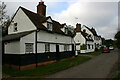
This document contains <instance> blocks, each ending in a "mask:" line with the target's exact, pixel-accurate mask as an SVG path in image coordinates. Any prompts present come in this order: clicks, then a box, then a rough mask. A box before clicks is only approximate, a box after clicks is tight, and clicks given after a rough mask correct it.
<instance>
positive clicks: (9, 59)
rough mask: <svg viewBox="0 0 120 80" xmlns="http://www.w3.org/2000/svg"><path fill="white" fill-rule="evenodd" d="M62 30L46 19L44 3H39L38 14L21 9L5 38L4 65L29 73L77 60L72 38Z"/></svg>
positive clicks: (51, 20) (49, 19) (52, 21)
mask: <svg viewBox="0 0 120 80" xmlns="http://www.w3.org/2000/svg"><path fill="white" fill-rule="evenodd" d="M61 27H62V25H61V24H60V23H59V22H57V21H55V20H53V19H52V18H51V17H50V16H48V17H46V5H45V4H44V2H43V1H41V2H39V4H38V6H37V13H34V12H32V11H30V10H27V9H25V8H23V7H19V8H18V10H17V11H16V13H15V15H14V17H13V19H12V21H11V23H10V26H9V27H8V35H7V36H5V37H4V38H3V41H4V48H5V54H4V63H5V64H9V66H12V67H14V68H17V69H18V68H19V69H26V68H30V67H32V68H34V67H36V66H40V65H41V64H42V62H46V63H53V62H55V61H56V60H59V59H64V58H69V57H72V56H74V45H73V42H74V41H73V38H72V36H71V35H70V34H68V33H67V30H66V32H64V31H62V30H61ZM46 63H45V64H46Z"/></svg>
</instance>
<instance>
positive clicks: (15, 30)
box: [13, 22, 18, 32]
mask: <svg viewBox="0 0 120 80" xmlns="http://www.w3.org/2000/svg"><path fill="white" fill-rule="evenodd" d="M13 28H14V32H17V31H18V30H17V23H16V22H15V23H14V24H13Z"/></svg>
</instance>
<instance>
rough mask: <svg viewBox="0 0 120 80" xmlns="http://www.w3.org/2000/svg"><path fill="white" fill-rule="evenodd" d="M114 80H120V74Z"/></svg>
mask: <svg viewBox="0 0 120 80" xmlns="http://www.w3.org/2000/svg"><path fill="white" fill-rule="evenodd" d="M112 80H120V73H119V74H118V75H116V76H115V77H114V78H113V79H112Z"/></svg>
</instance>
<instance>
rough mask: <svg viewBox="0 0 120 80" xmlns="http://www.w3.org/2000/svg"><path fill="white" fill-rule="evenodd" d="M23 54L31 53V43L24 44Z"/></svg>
mask: <svg viewBox="0 0 120 80" xmlns="http://www.w3.org/2000/svg"><path fill="white" fill-rule="evenodd" d="M25 53H26V54H27V53H29V54H30V53H33V43H25Z"/></svg>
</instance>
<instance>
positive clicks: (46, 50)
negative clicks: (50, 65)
mask: <svg viewBox="0 0 120 80" xmlns="http://www.w3.org/2000/svg"><path fill="white" fill-rule="evenodd" d="M45 52H50V44H49V43H45Z"/></svg>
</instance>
